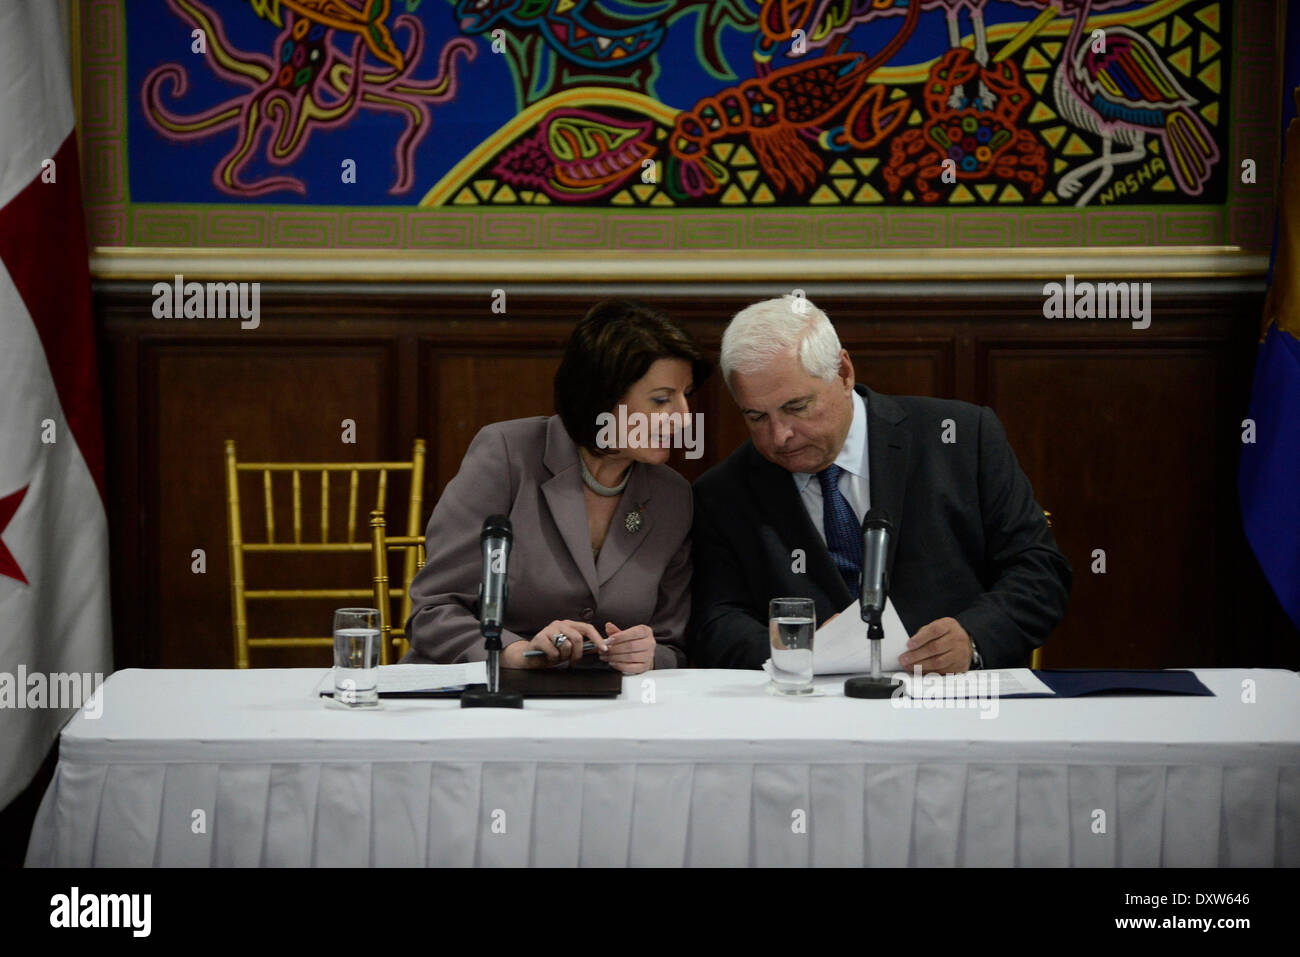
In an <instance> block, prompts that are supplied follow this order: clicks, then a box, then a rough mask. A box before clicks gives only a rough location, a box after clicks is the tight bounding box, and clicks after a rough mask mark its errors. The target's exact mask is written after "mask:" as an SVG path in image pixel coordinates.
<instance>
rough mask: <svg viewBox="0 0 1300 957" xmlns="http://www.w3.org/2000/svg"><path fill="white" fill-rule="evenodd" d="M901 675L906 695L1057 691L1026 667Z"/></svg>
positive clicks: (980, 695)
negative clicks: (950, 673) (918, 676)
mask: <svg viewBox="0 0 1300 957" xmlns="http://www.w3.org/2000/svg"><path fill="white" fill-rule="evenodd" d="M902 677H903V685H904V687H905V688H906V689H907V696H908V697H909V698H1009V697H1011V696H1012V695H1022V694H1046V695H1053V696H1055V694H1056V692H1054V691H1053V690H1052V689H1051V688H1049V687H1047V685H1045V684H1044V683H1043V682H1042V681H1041V680H1039V678H1038V676H1037V675H1036V674H1034V673H1033V672H1032V671H1030V670H1029V669H1028V668H1002V669H994V670H991V671H964V672H962V673H960V674H955V675H940V674H928V675H922V676H921V677H920V680H919V681H918V679H917V677H916V676H915V675H913V674H911V673H910V672H902Z"/></svg>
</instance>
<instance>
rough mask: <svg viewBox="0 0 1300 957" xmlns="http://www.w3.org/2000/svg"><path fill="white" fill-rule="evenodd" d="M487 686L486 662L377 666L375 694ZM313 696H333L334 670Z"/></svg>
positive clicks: (330, 671)
mask: <svg viewBox="0 0 1300 957" xmlns="http://www.w3.org/2000/svg"><path fill="white" fill-rule="evenodd" d="M486 683H487V662H485V661H465V662H461V663H460V664H455V665H380V666H379V693H380V694H381V695H385V694H400V693H403V692H405V693H408V694H409V693H413V692H416V693H418V692H421V691H446V690H449V689H452V688H463V687H464V686H465V685H471V684H486ZM316 693H317V694H318V695H319V694H333V693H334V669H332V668H331V669H330V670H329V671H327V672H325V677H324V678H322V679H321V682H320V684H319V686H317V689H316Z"/></svg>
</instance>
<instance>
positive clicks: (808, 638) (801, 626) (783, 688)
mask: <svg viewBox="0 0 1300 957" xmlns="http://www.w3.org/2000/svg"><path fill="white" fill-rule="evenodd" d="M767 620H768V633H769V635H770V636H771V639H772V687H773V688H774V689H775V690H776V691H777V692H778V693H780V694H812V690H813V634H814V633H815V632H816V631H817V611H816V608H815V606H814V605H813V600H812V599H811V598H773V599H772V600H771V601H770V602H768V605H767Z"/></svg>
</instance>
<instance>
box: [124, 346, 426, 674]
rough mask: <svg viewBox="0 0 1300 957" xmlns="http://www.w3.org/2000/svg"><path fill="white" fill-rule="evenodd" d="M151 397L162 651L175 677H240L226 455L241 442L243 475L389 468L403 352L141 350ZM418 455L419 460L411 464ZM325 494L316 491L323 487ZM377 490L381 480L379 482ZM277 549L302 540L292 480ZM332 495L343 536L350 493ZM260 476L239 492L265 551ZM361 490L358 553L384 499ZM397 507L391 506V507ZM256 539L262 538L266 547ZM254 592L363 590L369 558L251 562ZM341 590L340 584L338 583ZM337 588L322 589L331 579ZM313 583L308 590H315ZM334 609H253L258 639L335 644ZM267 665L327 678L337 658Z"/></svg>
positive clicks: (311, 511)
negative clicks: (302, 465)
mask: <svg viewBox="0 0 1300 957" xmlns="http://www.w3.org/2000/svg"><path fill="white" fill-rule="evenodd" d="M142 353H143V356H142V361H143V362H144V363H145V365H146V370H147V385H146V388H145V391H144V396H145V401H146V403H147V407H148V409H149V419H150V420H151V421H150V424H149V426H148V431H147V433H146V435H145V440H146V443H147V445H146V447H145V449H144V451H143V454H144V457H145V460H146V462H148V463H149V471H150V476H149V480H148V481H149V486H151V487H150V488H147V489H146V493H145V494H146V500H147V501H148V502H149V503H150V504H151V506H152V507H151V508H150V511H151V518H152V520H153V523H154V524H153V526H152V527H151V528H149V530H148V532H149V534H147V535H146V537H145V541H146V542H149V543H150V546H151V555H150V556H149V559H148V564H147V568H146V576H147V579H148V580H150V581H151V582H153V583H154V585H155V589H156V590H153V594H152V597H151V600H152V602H153V604H154V607H155V609H156V613H157V628H158V648H159V653H160V656H161V658H162V659H163V660H164V661H166V662H167V663H168V664H169V666H183V667H230V666H232V664H233V650H232V644H233V638H232V632H231V616H230V588H229V581H230V579H229V564H228V545H227V534H228V533H227V521H226V511H225V507H224V503H225V484H224V472H223V468H224V466H223V462H224V459H223V455H224V441H225V439H227V438H233V439H235V441H236V447H237V450H238V455H239V457H240V458H241V459H243V460H245V461H268V460H271V461H308V462H311V461H338V462H348V461H366V460H376V459H382V458H388V457H389V456H390V455H391V454H392V451H391V450H392V449H393V448H394V447H395V446H396V445H397V443H396V442H395V426H394V424H393V423H394V421H395V415H396V411H397V410H396V403H395V402H394V401H393V392H392V389H393V385H394V383H395V379H394V376H393V372H394V368H395V356H394V348H393V345H392V344H391V343H386V342H383V341H374V340H364V339H363V340H343V341H337V342H311V343H307V342H299V341H291V340H281V341H269V342H268V341H265V340H256V341H254V340H251V339H249V338H246V337H245V338H234V339H230V340H224V341H223V340H209V341H205V342H203V343H201V344H196V343H193V342H189V341H178V340H176V339H163V340H153V339H149V340H146V341H145V342H144V343H142ZM344 419H352V420H354V421H355V423H356V443H355V445H353V444H345V443H343V441H342V428H341V422H342V421H343V420H344ZM407 455H409V449H408V451H407V453H406V454H403V455H402V456H401V457H403V458H405V457H407ZM317 481H318V480H317ZM372 481H373V480H372ZM273 482H274V488H275V504H276V509H275V519H276V541H280V542H285V541H291V540H292V527H293V526H292V508H291V502H292V495H291V479H290V477H289V476H288V475H279V476H273ZM303 486H304V494H303V509H302V511H303V520H302V524H303V531H304V534H303V540H304V541H311V540H318V534H319V485H318V484H313V483H312V482H304V483H303ZM341 486H342V482H341V480H340V479H337V478H336V479H335V480H334V483H333V487H332V492H333V496H332V501H333V507H334V511H333V514H332V516H331V519H332V521H331V525H332V526H333V528H334V529H335V530H336V531H335V534H332V535H331V538H332V539H334V540H339V536H338V535H337V532H339V531H341V530H342V528H343V526H344V524H345V521H346V519H345V517H344V512H345V511H346V493H345V491H344V489H343V487H341ZM406 488H407V485H406V483H405V482H404V481H401V482H398V481H394V482H393V483H392V485H391V486H390V496H397V500H398V501H401V500H402V498H403V497H404V496H405V494H406V492H405V489H406ZM260 493H261V486H260V481H259V480H258V477H257V476H247V477H246V478H245V479H244V481H243V484H241V490H240V494H241V500H242V501H241V504H242V514H243V516H244V527H245V528H246V529H247V536H246V537H247V540H264V538H262V536H263V535H264V526H265V521H264V517H263V516H264V508H263V500H262V497H261V494H260ZM366 493H367V489H366V486H365V484H364V483H363V485H362V497H361V500H360V501H359V503H358V513H359V514H358V517H357V527H358V540H360V541H365V537H364V536H365V535H366V534H368V532H366V531H364V530H365V529H368V524H369V515H368V512H369V508H370V507H371V505H370V504H369V503H371V502H372V501H373V496H374V490H373V486H372V487H371V489H370V490H369V494H368V495H367V494H366ZM389 501H390V503H392V502H393V498H392V497H390V499H389ZM254 536H257V537H256V538H254ZM195 548H202V549H204V550H205V552H206V556H207V573H206V574H203V575H197V574H194V573H193V572H192V571H191V552H192V550H193V549H195ZM245 565H246V567H245V571H246V576H245V577H246V579H247V581H248V584H249V587H264V588H272V587H303V586H304V584H308V583H309V584H311V585H312V586H315V587H364V586H365V585H366V584H367V582H368V579H369V573H368V568H369V565H368V562H367V560H366V557H365V555H364V554H359V555H357V556H351V555H348V556H315V557H298V556H292V557H289V556H270V555H261V556H249V557H248V559H247V560H246V563H245ZM335 575H337V576H338V577H337V578H335V577H334V576H335ZM327 577H328V578H329V579H330V580H328V581H326V580H323V579H325V578H327ZM308 578H309V579H310V580H309V581H308V580H307V579H308ZM338 604H339V603H338V602H335V601H328V600H325V601H320V602H311V603H305V602H301V603H300V602H286V603H279V602H276V603H267V602H253V603H250V606H249V624H250V633H251V634H263V635H265V634H281V635H327V634H329V630H330V622H331V618H330V612H331V611H332V609H333V608H334V607H338ZM254 658H255V661H256V663H257V664H258V665H264V666H281V667H288V666H295V665H296V666H301V665H304V664H321V665H328V664H329V661H330V655H329V653H328V651H327V650H325V649H308V650H302V651H300V650H293V649H268V650H264V651H258V652H255V653H254Z"/></svg>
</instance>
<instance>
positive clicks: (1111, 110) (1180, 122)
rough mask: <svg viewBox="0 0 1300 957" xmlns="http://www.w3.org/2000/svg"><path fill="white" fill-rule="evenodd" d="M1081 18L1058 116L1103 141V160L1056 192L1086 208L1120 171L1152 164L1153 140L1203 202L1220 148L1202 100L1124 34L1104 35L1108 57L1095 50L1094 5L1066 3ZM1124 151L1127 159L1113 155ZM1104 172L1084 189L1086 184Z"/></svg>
mask: <svg viewBox="0 0 1300 957" xmlns="http://www.w3.org/2000/svg"><path fill="white" fill-rule="evenodd" d="M1061 7H1062V9H1063V11H1064V12H1066V13H1071V12H1072V13H1073V16H1074V24H1073V27H1072V28H1071V30H1070V37H1069V39H1068V40H1067V41H1066V43H1065V49H1064V50H1062V51H1061V62H1060V63H1059V64H1058V65H1057V67H1056V75H1055V78H1054V80H1053V89H1054V92H1055V94H1056V109H1057V112H1058V113H1060V115H1061V116H1062V117H1063V118H1064V119H1065V120H1066V122H1068V123H1070V124H1072V125H1074V126H1076V127H1078V128H1079V129H1081V130H1087V131H1088V132H1091V133H1096V134H1097V135H1098V136H1100V137H1101V146H1102V153H1101V156H1099V157H1097V158H1096V159H1094V160H1090V161H1089V162H1087V163H1084V164H1083V165H1082V166H1079V167H1077V168H1075V169H1072V170H1070V171H1069V172H1067V173H1066V174H1065V175H1064V176H1062V177H1061V179H1060V182H1058V183H1057V187H1056V191H1057V193H1059V194H1060V195H1061V196H1062V197H1065V198H1067V199H1068V198H1070V197H1072V196H1074V195H1075V194H1076V193H1078V192H1079V190H1080V189H1083V192H1082V193H1081V194H1079V198H1078V199H1077V200H1076V201H1075V204H1074V205H1075V206H1086V205H1087V204H1088V202H1089V201H1090V200H1091V199H1092V198H1093V197H1094V196H1096V195H1097V192H1098V190H1100V189H1101V188H1102V187H1103V186H1105V185H1106V184H1107V183H1108V182H1110V179H1111V177H1112V176H1113V175H1114V172H1115V167H1116V166H1118V165H1121V164H1126V163H1136V162H1139V161H1140V160H1142V159H1143V158H1145V157H1146V154H1147V147H1146V141H1147V137H1148V136H1155V137H1157V138H1158V139H1159V140H1160V142H1161V143H1162V144H1163V146H1164V155H1165V157H1166V159H1167V162H1168V164H1169V170H1170V172H1171V173H1172V174H1173V177H1174V179H1175V181H1177V183H1178V185H1179V187H1180V188H1181V189H1182V190H1183V192H1185V193H1188V194H1190V195H1193V196H1199V195H1200V193H1201V191H1202V190H1203V189H1204V188H1205V183H1206V181H1207V180H1209V178H1210V171H1211V170H1212V169H1213V168H1214V164H1215V163H1216V162H1218V160H1219V147H1218V145H1217V144H1216V143H1215V142H1214V138H1213V137H1212V136H1211V135H1210V131H1209V130H1208V129H1206V126H1205V123H1204V121H1202V120H1201V118H1200V117H1199V116H1197V115H1196V114H1195V113H1194V112H1193V111H1192V107H1193V106H1195V105H1196V100H1195V99H1193V98H1192V96H1191V95H1190V94H1189V93H1188V92H1187V91H1186V90H1185V89H1183V87H1182V86H1181V85H1179V83H1178V80H1177V79H1176V78H1175V77H1174V75H1173V73H1172V72H1170V70H1169V67H1167V66H1166V65H1165V63H1164V61H1163V60H1162V59H1161V58H1160V54H1159V53H1158V52H1156V49H1155V47H1154V46H1152V45H1151V43H1150V42H1149V41H1148V40H1147V39H1146V38H1145V37H1143V36H1140V35H1139V34H1137V33H1136V32H1134V31H1133V30H1130V29H1128V28H1127V27H1123V26H1110V27H1107V28H1106V30H1105V31H1104V39H1105V49H1104V51H1101V50H1098V51H1095V52H1094V50H1093V43H1092V42H1091V35H1090V34H1089V33H1088V31H1087V28H1086V26H1085V24H1086V22H1087V20H1088V15H1089V14H1090V13H1091V10H1092V0H1061ZM1116 145H1119V146H1120V147H1123V148H1124V151H1123V152H1120V153H1115V152H1113V150H1114V147H1115V146H1116ZM1098 170H1100V172H1098V173H1097V176H1096V178H1095V179H1094V180H1093V181H1092V183H1091V184H1090V185H1089V186H1088V187H1087V188H1086V189H1084V188H1083V186H1084V179H1085V178H1086V177H1088V176H1089V175H1091V174H1092V173H1094V172H1095V171H1098Z"/></svg>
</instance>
